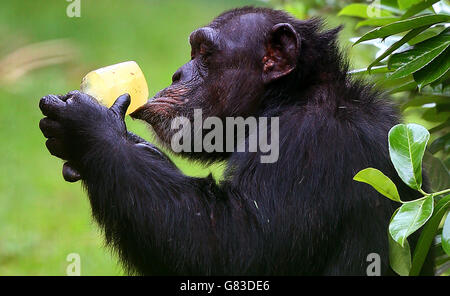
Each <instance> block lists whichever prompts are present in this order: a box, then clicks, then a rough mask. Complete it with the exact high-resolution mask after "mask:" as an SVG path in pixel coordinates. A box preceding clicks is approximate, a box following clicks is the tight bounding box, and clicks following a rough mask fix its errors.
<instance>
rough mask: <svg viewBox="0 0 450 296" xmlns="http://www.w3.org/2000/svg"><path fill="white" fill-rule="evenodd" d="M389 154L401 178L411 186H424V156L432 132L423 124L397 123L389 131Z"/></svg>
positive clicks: (415, 187) (417, 187)
mask: <svg viewBox="0 0 450 296" xmlns="http://www.w3.org/2000/svg"><path fill="white" fill-rule="evenodd" d="M388 138H389V155H390V157H391V161H392V163H393V164H394V167H395V170H396V171H397V173H398V175H399V176H400V178H401V179H402V180H403V182H405V183H406V184H407V185H408V186H409V187H411V188H413V189H415V190H418V189H420V188H421V187H422V158H423V154H424V152H425V147H426V146H427V142H428V139H429V138H430V133H429V132H428V131H427V129H426V128H424V127H423V126H421V125H418V124H414V123H410V124H408V125H404V124H397V125H396V126H394V127H393V128H391V130H390V131H389V136H388Z"/></svg>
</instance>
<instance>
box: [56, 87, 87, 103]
mask: <svg viewBox="0 0 450 296" xmlns="http://www.w3.org/2000/svg"><path fill="white" fill-rule="evenodd" d="M81 94H82V93H81V92H80V91H79V90H72V91H69V92H68V93H67V94H65V95H64V96H62V97H61V100H63V101H64V102H65V101H67V100H68V99H70V98H72V97H74V96H77V95H81Z"/></svg>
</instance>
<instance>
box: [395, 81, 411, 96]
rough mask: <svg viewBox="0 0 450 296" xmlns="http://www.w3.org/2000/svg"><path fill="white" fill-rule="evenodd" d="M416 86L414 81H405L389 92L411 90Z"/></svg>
mask: <svg viewBox="0 0 450 296" xmlns="http://www.w3.org/2000/svg"><path fill="white" fill-rule="evenodd" d="M416 88H417V83H416V82H415V81H410V82H406V83H404V84H402V85H400V86H398V87H396V88H394V89H392V90H391V91H390V93H391V94H394V93H398V92H402V91H411V90H415V89H416Z"/></svg>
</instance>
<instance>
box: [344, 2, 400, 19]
mask: <svg viewBox="0 0 450 296" xmlns="http://www.w3.org/2000/svg"><path fill="white" fill-rule="evenodd" d="M373 9H377V12H379V15H377V16H378V17H383V16H391V15H392V13H391V12H389V11H387V10H384V9H381V8H378V7H374V6H370V5H367V4H362V3H354V4H350V5H347V6H346V7H344V8H343V9H341V11H339V13H338V16H341V15H346V16H355V17H360V18H371V17H373V16H371V15H370V14H371V13H370V11H372V10H373Z"/></svg>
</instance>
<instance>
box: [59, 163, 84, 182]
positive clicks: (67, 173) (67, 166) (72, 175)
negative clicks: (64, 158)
mask: <svg viewBox="0 0 450 296" xmlns="http://www.w3.org/2000/svg"><path fill="white" fill-rule="evenodd" d="M62 174H63V178H64V180H66V181H67V182H71V183H72V182H76V181H78V180H81V175H80V173H79V172H78V170H77V169H75V168H74V167H73V165H72V164H71V163H69V162H66V163H64V165H63V168H62Z"/></svg>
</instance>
